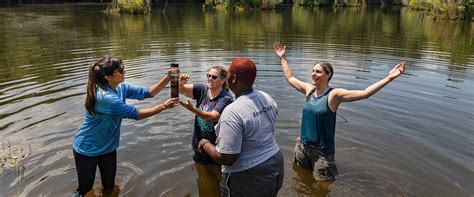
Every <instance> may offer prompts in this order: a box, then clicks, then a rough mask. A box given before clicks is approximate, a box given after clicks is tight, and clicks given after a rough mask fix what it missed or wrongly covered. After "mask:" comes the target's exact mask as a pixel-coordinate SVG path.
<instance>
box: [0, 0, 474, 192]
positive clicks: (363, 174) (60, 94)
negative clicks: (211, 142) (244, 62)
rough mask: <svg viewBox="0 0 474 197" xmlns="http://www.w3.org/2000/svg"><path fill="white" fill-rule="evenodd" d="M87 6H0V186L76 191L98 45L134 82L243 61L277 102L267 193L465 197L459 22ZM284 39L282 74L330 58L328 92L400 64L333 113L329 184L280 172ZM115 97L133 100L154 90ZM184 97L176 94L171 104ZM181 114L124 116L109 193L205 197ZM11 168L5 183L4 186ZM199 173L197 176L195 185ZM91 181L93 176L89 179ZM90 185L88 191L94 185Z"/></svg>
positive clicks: (291, 120)
mask: <svg viewBox="0 0 474 197" xmlns="http://www.w3.org/2000/svg"><path fill="white" fill-rule="evenodd" d="M104 9H105V6H104V5H100V4H66V5H35V6H31V5H27V6H23V7H14V8H0V62H1V63H0V64H1V66H0V141H1V143H4V144H6V143H10V142H18V141H20V140H21V141H20V143H23V147H26V146H30V147H31V153H30V154H29V155H27V157H26V158H25V159H24V161H23V162H24V163H23V164H24V167H25V169H24V170H23V175H22V176H21V175H18V174H16V173H15V171H13V170H11V169H10V170H5V171H4V172H3V173H2V174H1V175H0V196H15V195H20V196H65V195H67V194H68V193H70V192H71V191H73V190H74V189H75V187H76V186H77V176H76V172H75V165H74V159H73V154H72V149H71V141H72V137H73V135H74V133H75V131H76V130H77V128H78V127H79V125H80V124H81V122H82V120H83V115H84V112H85V110H84V107H83V104H84V98H85V83H86V81H87V67H88V65H90V64H91V63H93V62H94V61H96V60H97V59H98V58H99V57H101V56H103V55H107V54H112V55H115V56H118V57H120V58H122V59H123V60H124V62H125V64H126V67H125V69H126V71H127V73H126V81H128V82H130V83H134V84H136V85H142V86H149V85H151V84H153V83H155V82H156V81H157V80H159V79H160V78H161V77H162V76H163V75H164V73H165V72H166V70H167V68H168V67H169V64H170V63H179V64H180V67H181V71H182V72H187V73H190V74H191V76H192V78H191V81H192V82H205V80H206V78H205V74H206V72H207V68H208V67H209V66H211V65H221V64H222V65H226V66H227V65H228V64H229V63H230V61H231V60H232V58H234V57H249V58H251V59H253V60H254V61H255V62H256V63H257V67H258V76H257V80H256V82H255V89H259V90H263V91H265V92H268V93H269V94H270V95H272V96H273V97H274V99H275V100H276V101H277V102H278V109H279V116H278V123H277V129H276V132H275V133H276V138H277V142H278V144H279V146H280V148H281V149H282V152H283V155H284V157H285V180H284V185H283V188H282V189H281V190H280V196H325V195H333V196H349V195H350V196H400V195H402V196H473V195H474V187H472V186H473V183H474V151H473V150H474V121H473V120H474V112H473V111H474V99H473V98H474V47H473V44H474V41H473V35H474V27H473V23H472V22H470V21H467V22H459V21H433V20H431V19H429V17H428V16H425V15H423V14H420V13H418V12H414V11H410V10H406V9H404V8H402V9H400V8H364V9H341V10H333V9H306V8H298V7H297V8H291V7H288V8H280V9H277V10H271V11H254V12H252V11H244V12H230V11H203V10H202V9H201V7H200V6H199V5H192V4H172V5H168V7H167V8H166V12H165V14H163V13H162V9H163V7H154V8H153V10H152V14H151V15H149V16H132V15H114V14H105V13H103V12H102V10H104ZM274 41H281V42H282V43H283V44H286V45H287V46H288V48H287V57H288V59H289V62H290V66H292V68H293V71H294V73H295V75H296V76H297V77H298V78H299V79H301V80H303V81H309V79H310V71H311V68H312V65H313V64H314V63H315V62H317V61H321V60H325V61H329V62H330V63H332V64H333V65H334V69H335V71H334V72H335V74H334V77H333V79H332V80H331V85H332V86H333V87H341V88H346V89H363V88H365V87H367V86H369V85H370V84H372V83H374V82H376V81H378V80H380V79H382V78H383V77H384V76H385V75H386V74H387V72H388V70H389V69H391V67H392V66H393V65H395V64H397V63H398V62H399V61H400V60H405V61H406V62H407V63H408V70H407V72H406V74H404V75H402V76H401V77H399V78H397V79H396V80H395V81H393V82H392V83H390V84H389V85H388V86H386V87H385V88H384V89H382V90H381V91H380V92H379V93H377V94H375V95H373V96H372V97H370V98H369V99H367V100H363V101H358V102H353V103H344V104H342V105H341V106H340V108H339V110H338V114H339V116H338V120H337V121H338V124H337V128H336V161H337V163H338V169H339V173H340V176H339V177H338V179H337V181H336V182H334V183H333V184H332V185H329V186H328V185H324V184H321V183H318V182H316V181H314V180H313V179H312V178H311V175H310V174H308V173H307V172H305V171H302V170H301V169H299V168H296V167H294V166H293V164H292V161H293V157H292V156H293V153H292V151H293V147H294V144H295V140H296V138H297V136H298V135H299V128H300V119H301V108H302V104H303V101H304V97H303V95H301V94H300V93H298V92H297V91H296V90H294V89H293V88H292V87H290V85H289V84H288V83H287V82H286V81H285V79H284V76H283V73H282V70H281V66H280V64H279V61H278V59H277V58H276V56H275V54H274V52H273V49H272V46H273V42H274ZM169 91H170V90H169V88H168V87H167V88H165V89H164V90H163V91H162V92H161V93H159V94H158V95H157V96H155V98H153V99H148V100H144V101H133V100H128V102H129V103H131V104H133V105H134V106H136V107H138V108H144V107H151V106H154V105H156V104H159V103H161V102H163V101H164V100H165V99H166V98H168V97H169ZM183 99H184V98H183ZM192 130H193V115H192V114H191V113H190V112H189V111H187V110H185V109H184V108H183V107H177V108H174V109H171V110H167V111H165V112H163V113H161V114H158V115H156V116H153V117H151V118H148V119H145V120H140V121H135V120H124V121H123V125H122V135H121V144H120V147H119V149H118V170H117V178H116V182H117V185H118V188H119V189H120V195H123V196H212V194H216V193H217V192H218V191H216V189H215V188H216V187H214V186H213V185H212V184H211V183H209V182H206V181H199V183H198V174H197V172H196V168H195V167H194V165H193V164H194V163H193V161H192V158H191V157H192V150H191V146H190V141H191V136H192ZM20 178H21V181H20V183H17V181H18V180H19V179H20ZM201 180H202V179H201ZM100 185H101V184H100V178H99V177H98V176H97V178H96V187H99V186H100ZM96 191H97V190H96Z"/></svg>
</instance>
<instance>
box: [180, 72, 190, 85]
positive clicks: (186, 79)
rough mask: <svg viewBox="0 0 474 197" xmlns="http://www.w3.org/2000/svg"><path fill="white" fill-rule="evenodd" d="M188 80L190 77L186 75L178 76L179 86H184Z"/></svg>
mask: <svg viewBox="0 0 474 197" xmlns="http://www.w3.org/2000/svg"><path fill="white" fill-rule="evenodd" d="M189 78H191V76H189V74H188V73H184V74H182V75H179V85H184V84H186V83H188V80H189Z"/></svg>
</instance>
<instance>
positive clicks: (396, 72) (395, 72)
mask: <svg viewBox="0 0 474 197" xmlns="http://www.w3.org/2000/svg"><path fill="white" fill-rule="evenodd" d="M405 69H406V68H405V62H404V61H402V62H400V63H398V64H397V65H395V66H394V67H393V68H392V70H390V71H389V72H388V78H390V80H393V79H395V78H397V77H398V76H400V75H401V74H402V73H403V72H405Z"/></svg>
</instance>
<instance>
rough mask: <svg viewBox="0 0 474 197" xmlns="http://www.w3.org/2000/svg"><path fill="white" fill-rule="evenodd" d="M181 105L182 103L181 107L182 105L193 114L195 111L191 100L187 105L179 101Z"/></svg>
mask: <svg viewBox="0 0 474 197" xmlns="http://www.w3.org/2000/svg"><path fill="white" fill-rule="evenodd" d="M179 103H181V105H182V106H183V107H184V108H186V109H188V110H189V111H191V112H192V111H193V109H194V106H193V103H191V100H189V99H188V102H186V103H185V102H183V101H179Z"/></svg>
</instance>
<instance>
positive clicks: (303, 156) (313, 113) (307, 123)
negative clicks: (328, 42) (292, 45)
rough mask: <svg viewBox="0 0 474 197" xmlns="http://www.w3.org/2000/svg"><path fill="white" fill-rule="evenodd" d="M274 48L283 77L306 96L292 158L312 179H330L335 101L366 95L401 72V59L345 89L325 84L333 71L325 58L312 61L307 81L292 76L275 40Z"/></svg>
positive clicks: (333, 165) (332, 176) (333, 172)
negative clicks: (358, 86) (359, 86)
mask: <svg viewBox="0 0 474 197" xmlns="http://www.w3.org/2000/svg"><path fill="white" fill-rule="evenodd" d="M274 49H275V53H276V55H277V56H278V57H279V58H280V61H281V66H282V68H283V72H284V74H285V78H286V80H287V81H288V83H290V85H291V86H293V88H295V89H296V90H298V91H299V92H301V93H303V94H304V95H305V97H306V101H305V102H304V105H303V112H302V114H303V116H302V118H301V131H300V136H299V138H298V139H297V142H296V146H295V160H294V161H295V163H296V164H297V165H298V166H300V167H302V168H304V169H308V170H311V171H313V174H314V177H315V178H316V179H318V180H322V181H334V180H335V179H336V176H337V173H338V172H337V167H336V161H335V160H334V153H335V144H334V133H335V130H336V112H337V109H338V107H339V105H340V104H341V103H343V102H352V101H358V100H362V99H366V98H369V97H370V96H372V95H373V94H375V93H377V92H378V91H379V90H381V89H382V88H383V87H384V86H385V85H387V84H388V83H390V82H391V81H393V80H394V79H395V78H397V77H398V76H400V75H401V74H402V73H403V72H405V64H404V62H401V63H399V64H397V65H395V66H394V67H393V68H392V69H391V70H390V71H389V72H388V75H387V76H386V77H385V78H383V79H382V80H380V81H378V82H376V83H374V84H372V85H370V86H369V87H367V88H366V89H364V90H346V89H343V88H331V87H330V86H329V81H330V80H331V78H332V76H333V75H334V72H333V68H332V65H331V64H329V63H328V62H319V63H317V64H315V65H314V66H313V70H312V73H311V82H310V83H307V82H302V81H300V80H298V79H297V78H296V77H295V76H293V71H291V68H290V66H289V65H288V60H287V59H286V57H285V53H286V46H282V45H281V44H280V43H279V42H275V45H274Z"/></svg>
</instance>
